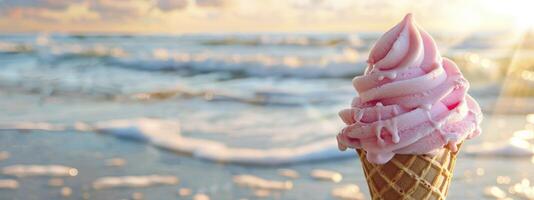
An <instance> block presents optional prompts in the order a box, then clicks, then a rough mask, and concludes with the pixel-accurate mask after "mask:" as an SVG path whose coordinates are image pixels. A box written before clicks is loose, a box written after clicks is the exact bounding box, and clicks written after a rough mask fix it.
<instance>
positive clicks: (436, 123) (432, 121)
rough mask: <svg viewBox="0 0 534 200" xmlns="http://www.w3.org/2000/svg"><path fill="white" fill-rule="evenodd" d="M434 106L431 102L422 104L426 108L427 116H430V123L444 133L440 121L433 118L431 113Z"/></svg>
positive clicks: (422, 107)
mask: <svg viewBox="0 0 534 200" xmlns="http://www.w3.org/2000/svg"><path fill="white" fill-rule="evenodd" d="M431 108H432V105H430V104H423V105H421V109H423V110H425V112H426V117H427V118H428V121H430V124H432V126H433V127H434V128H435V129H436V130H437V131H438V132H439V133H443V132H442V131H441V124H440V123H439V122H436V121H434V120H433V119H432V116H431V115H430V109H431Z"/></svg>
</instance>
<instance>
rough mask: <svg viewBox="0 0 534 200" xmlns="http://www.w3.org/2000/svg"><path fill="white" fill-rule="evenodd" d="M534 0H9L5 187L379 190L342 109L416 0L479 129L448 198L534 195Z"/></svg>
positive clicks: (1, 151)
mask: <svg viewBox="0 0 534 200" xmlns="http://www.w3.org/2000/svg"><path fill="white" fill-rule="evenodd" d="M533 8H534V3H533V2H532V1H528V0H512V1H499V0H488V1H483V0H465V1H459V0H454V1H437V0H432V1H422V0H421V1H419V0H418V1H405V0H400V1H386V0H377V1H364V0H337V1H333V0H332V1H329V0H288V1H271V0H258V1H248V0H138V1H136V0H129V1H123V0H71V1H66V0H33V1H32V0H21V1H15V0H0V95H1V97H2V98H0V169H1V171H0V172H1V173H0V199H59V198H65V199H197V200H200V199H368V198H369V197H370V196H369V193H368V190H367V185H366V182H365V178H364V176H363V171H362V169H361V166H360V163H359V160H358V158H357V156H356V153H355V152H353V151H347V152H340V151H338V150H337V143H336V140H335V135H336V134H337V133H338V131H339V130H340V129H341V128H342V127H343V123H342V122H341V120H340V119H339V118H338V117H337V112H338V111H339V110H340V109H342V108H346V107H348V106H349V105H350V101H351V99H352V98H353V97H354V96H355V95H357V94H356V92H355V91H354V89H353V88H352V85H351V79H352V77H354V76H356V75H359V74H362V73H363V71H364V68H365V67H366V63H365V60H366V58H367V55H368V53H369V52H368V50H369V49H370V47H371V45H372V44H373V43H374V42H375V41H376V40H377V39H378V37H379V36H380V35H381V34H382V33H383V32H385V31H387V30H388V29H389V28H390V27H393V26H394V25H395V24H396V23H397V22H399V21H400V20H401V19H402V17H403V16H404V15H405V14H406V13H408V12H411V13H414V16H415V19H416V21H417V22H418V23H419V24H420V25H421V26H422V27H423V28H424V29H426V30H427V31H429V32H430V34H431V35H432V36H433V37H434V39H435V40H436V42H437V44H438V45H439V50H440V52H441V54H442V55H443V56H444V57H448V58H451V59H452V60H454V61H455V62H456V63H457V64H458V65H459V67H460V68H461V70H462V72H463V73H464V76H465V77H466V78H467V79H468V80H469V81H470V83H471V88H470V91H469V93H470V94H471V95H472V96H473V97H474V98H475V99H477V100H478V101H479V102H480V104H481V107H482V109H483V111H484V115H485V119H484V121H483V124H482V129H483V134H482V135H481V136H479V137H478V138H475V139H473V140H471V141H468V142H467V143H466V144H465V145H464V147H463V150H462V151H463V153H462V154H461V156H460V158H459V160H458V162H457V169H456V172H455V176H454V180H453V184H452V186H451V191H450V194H449V199H484V198H486V199H534V184H531V183H530V181H534V157H533V156H534V132H533V131H534V32H533V31H534V12H532V9H533Z"/></svg>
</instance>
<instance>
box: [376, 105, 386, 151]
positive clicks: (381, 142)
mask: <svg viewBox="0 0 534 200" xmlns="http://www.w3.org/2000/svg"><path fill="white" fill-rule="evenodd" d="M383 106H384V105H383V104H382V103H381V102H378V103H376V116H377V121H376V127H375V134H376V140H377V142H378V145H380V146H384V144H385V143H384V139H382V137H381V135H380V134H381V133H382V128H383V127H384V124H382V114H381V112H380V111H382V107H383Z"/></svg>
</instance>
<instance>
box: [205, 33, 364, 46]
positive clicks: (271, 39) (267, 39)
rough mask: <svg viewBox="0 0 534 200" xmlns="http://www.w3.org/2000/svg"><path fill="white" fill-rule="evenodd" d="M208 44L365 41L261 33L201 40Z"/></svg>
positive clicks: (353, 37) (350, 43) (344, 43)
mask: <svg viewBox="0 0 534 200" xmlns="http://www.w3.org/2000/svg"><path fill="white" fill-rule="evenodd" d="M200 44H203V45H208V46H234V45H240V46H307V47H310V46H311V47H314V46H351V47H360V46H363V45H364V44H365V43H364V41H362V40H361V39H360V38H359V37H358V36H357V35H347V36H338V37H327V38H324V37H323V38H319V37H313V36H308V35H284V36H282V35H280V36H275V35H259V36H249V37H243V36H226V37H220V38H212V39H208V40H203V41H200Z"/></svg>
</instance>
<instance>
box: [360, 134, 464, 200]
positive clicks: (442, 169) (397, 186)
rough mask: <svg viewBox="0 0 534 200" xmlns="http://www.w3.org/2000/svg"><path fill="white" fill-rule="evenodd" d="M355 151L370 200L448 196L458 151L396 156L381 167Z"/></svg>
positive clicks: (445, 149) (443, 150)
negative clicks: (358, 157)
mask: <svg viewBox="0 0 534 200" xmlns="http://www.w3.org/2000/svg"><path fill="white" fill-rule="evenodd" d="M460 145H461V144H460ZM460 145H458V148H459V147H460ZM357 151H358V154H359V155H360V160H361V162H362V167H363V170H364V172H365V178H366V179H367V185H368V186H369V192H370V193H371V198H372V199H383V200H389V199H413V200H419V199H445V198H446V197H447V192H448V190H449V185H450V183H451V180H452V176H453V170H454V164H455V163H456V155H457V153H458V151H456V152H452V151H451V150H449V149H448V148H443V149H442V150H440V152H439V153H437V154H436V155H434V156H428V155H395V156H394V157H393V158H392V159H391V160H390V161H389V162H387V163H385V164H382V165H380V164H373V163H370V162H369V161H368V160H367V159H366V152H365V151H363V150H362V149H357Z"/></svg>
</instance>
